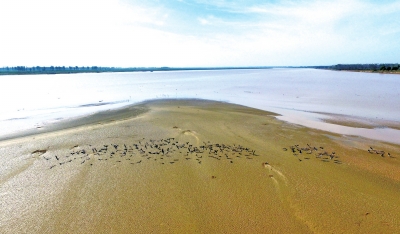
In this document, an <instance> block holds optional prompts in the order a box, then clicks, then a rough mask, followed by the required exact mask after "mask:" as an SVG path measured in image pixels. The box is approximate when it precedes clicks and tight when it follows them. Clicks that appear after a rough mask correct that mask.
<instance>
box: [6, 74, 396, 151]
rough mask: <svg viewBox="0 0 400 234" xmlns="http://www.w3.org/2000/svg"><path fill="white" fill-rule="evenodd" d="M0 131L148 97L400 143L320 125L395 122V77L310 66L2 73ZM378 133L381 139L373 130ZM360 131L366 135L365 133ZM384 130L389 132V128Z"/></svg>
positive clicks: (393, 137) (35, 125) (392, 133)
mask: <svg viewBox="0 0 400 234" xmlns="http://www.w3.org/2000/svg"><path fill="white" fill-rule="evenodd" d="M0 78H1V80H2V86H1V87H0V103H1V107H2V108H1V110H0V129H2V132H1V133H0V137H1V136H5V135H7V134H10V133H13V132H17V131H21V130H26V129H34V128H37V129H38V130H39V131H40V129H41V128H44V127H46V125H48V124H50V123H55V122H57V121H60V120H65V119H69V118H73V117H77V116H83V115H88V114H91V113H95V112H98V111H101V110H108V109H112V108H119V107H123V106H126V105H130V104H133V103H137V102H141V101H144V100H148V99H161V98H201V99H211V100H217V101H226V102H231V103H236V104H241V105H246V106H250V107H254V108H258V109H262V110H268V111H273V112H276V113H279V114H282V115H284V116H283V117H281V119H282V120H286V121H289V122H293V123H297V124H301V125H305V126H308V127H315V128H319V129H323V130H329V131H333V132H337V133H341V134H349V135H361V136H365V137H369V138H373V139H378V140H384V141H390V142H395V143H400V140H399V139H400V131H398V130H392V129H387V130H388V131H387V132H388V133H385V128H384V129H382V128H381V129H379V130H377V131H375V130H369V131H360V129H355V128H350V127H346V129H345V130H343V127H341V126H338V125H332V124H327V123H323V122H322V121H320V119H321V118H325V117H326V118H327V116H326V115H324V114H315V113H313V112H320V113H332V114H340V115H345V116H352V117H353V118H368V119H371V120H377V121H389V122H394V123H395V124H396V123H398V122H400V108H398V107H400V76H398V75H390V74H384V75H383V74H371V73H353V72H335V71H326V70H315V69H265V70H218V71H171V72H137V73H93V74H63V75H24V76H2V77H0ZM378 131H379V132H382V131H383V135H385V134H390V136H389V137H387V136H386V137H383V138H382V137H380V136H381V135H382V134H377V133H378ZM365 132H367V133H365ZM389 132H390V133H389Z"/></svg>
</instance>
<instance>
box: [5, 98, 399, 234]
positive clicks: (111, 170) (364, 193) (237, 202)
mask: <svg viewBox="0 0 400 234" xmlns="http://www.w3.org/2000/svg"><path fill="white" fill-rule="evenodd" d="M129 113H131V115H129ZM129 113H128V114H127V113H125V114H124V115H122V116H119V117H118V118H116V119H111V118H107V119H106V120H103V121H100V122H97V123H91V124H85V125H83V126H80V127H74V128H69V129H66V130H59V131H51V132H47V133H42V134H36V135H31V136H26V137H21V138H15V139H12V140H7V141H3V142H0V162H1V164H0V165H1V170H0V202H1V212H0V232H1V233H150V232H152V233H399V232H400V212H399V210H400V199H399V198H400V160H399V159H400V146H399V145H393V144H387V143H382V142H376V141H372V140H367V139H363V138H358V137H349V136H340V135H335V134H331V133H328V132H323V131H318V130H313V129H309V128H305V127H300V126H296V125H292V124H289V123H285V122H282V121H279V120H277V119H276V118H275V117H274V116H275V114H273V113H269V112H264V111H260V110H255V109H251V108H247V107H243V106H238V105H231V104H226V103H219V102H210V101H200V100H164V101H152V102H146V103H143V104H141V105H137V106H134V107H131V108H130V112H129ZM370 147H371V148H370ZM368 150H369V151H368ZM388 153H390V155H389V154H388Z"/></svg>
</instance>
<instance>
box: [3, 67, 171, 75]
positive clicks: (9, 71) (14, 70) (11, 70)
mask: <svg viewBox="0 0 400 234" xmlns="http://www.w3.org/2000/svg"><path fill="white" fill-rule="evenodd" d="M165 69H167V68H166V67H159V68H120V67H98V66H91V67H78V66H75V67H71V66H69V67H66V66H49V67H41V66H36V67H25V66H16V67H2V68H0V74H2V75H23V74H65V73H89V72H90V73H95V72H129V71H154V70H165Z"/></svg>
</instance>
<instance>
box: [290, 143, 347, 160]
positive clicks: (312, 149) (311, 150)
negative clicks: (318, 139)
mask: <svg viewBox="0 0 400 234" xmlns="http://www.w3.org/2000/svg"><path fill="white" fill-rule="evenodd" d="M289 149H290V152H291V153H292V154H293V156H295V157H297V159H298V160H299V162H302V161H303V160H309V159H310V158H311V155H313V154H314V155H315V158H317V159H320V160H321V161H323V162H330V161H333V162H334V163H336V164H342V162H341V161H340V160H339V159H338V158H339V156H337V155H336V153H335V152H331V153H328V152H327V151H325V150H324V147H322V146H319V147H316V146H311V145H310V144H307V146H303V147H302V146H300V145H291V146H290V147H289ZM283 150H284V151H289V150H288V149H287V148H283Z"/></svg>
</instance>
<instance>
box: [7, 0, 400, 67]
mask: <svg viewBox="0 0 400 234" xmlns="http://www.w3.org/2000/svg"><path fill="white" fill-rule="evenodd" d="M0 30H1V31H0V32H1V36H0V43H1V45H2V49H1V51H0V52H1V54H0V66H17V65H25V66H36V65H39V66H50V65H54V66H64V65H65V66H72V65H73V66H75V65H78V66H92V65H97V66H122V67H126V66H132V67H136V66H137V67H142V66H145V67H149V66H173V67H185V66H278V65H293V66H298V65H330V64H337V63H400V1H390V0H383V1H372V0H370V1H361V0H346V1H345V0H333V1H316V0H303V1H301V0H300V1H290V0H285V1H259V0H246V1H245V0H237V1H234V0H231V1H228V0H193V1H189V0H167V1H161V0H147V1H143V0H57V1H55V0H1V1H0Z"/></svg>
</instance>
